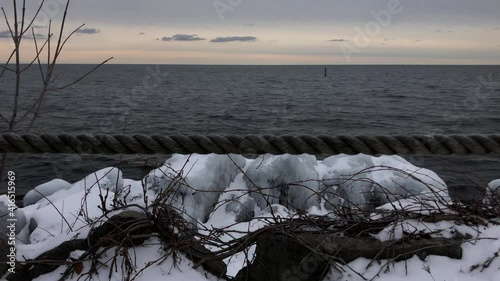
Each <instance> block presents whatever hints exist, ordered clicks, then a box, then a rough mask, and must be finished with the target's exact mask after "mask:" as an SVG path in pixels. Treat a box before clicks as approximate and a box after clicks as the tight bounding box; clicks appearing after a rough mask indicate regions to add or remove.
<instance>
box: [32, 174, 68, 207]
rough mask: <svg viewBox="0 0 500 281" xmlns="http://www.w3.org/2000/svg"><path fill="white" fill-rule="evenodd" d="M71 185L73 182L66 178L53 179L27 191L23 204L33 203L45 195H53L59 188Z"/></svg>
mask: <svg viewBox="0 0 500 281" xmlns="http://www.w3.org/2000/svg"><path fill="white" fill-rule="evenodd" d="M70 187H71V183H69V182H67V181H65V180H61V179H54V180H51V181H49V182H46V183H44V184H41V185H39V186H37V187H35V188H34V189H32V190H30V191H29V192H28V193H26V195H25V196H24V198H23V205H24V207H27V206H29V205H33V204H35V203H36V202H38V201H40V200H41V199H42V198H44V197H47V196H49V195H52V194H54V193H55V192H57V191H59V190H65V189H69V188H70Z"/></svg>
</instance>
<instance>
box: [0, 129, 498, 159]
mask: <svg viewBox="0 0 500 281" xmlns="http://www.w3.org/2000/svg"><path fill="white" fill-rule="evenodd" d="M2 153H29V154H39V153H70V154H107V155H110V154H171V153H179V154H192V153H198V154H209V153H215V154H230V153H234V154H265V153H270V154H275V155H279V154H303V153H307V154H314V155H336V154H342V153H343V154H351V155H352V154H359V153H363V154H368V155H382V154H383V155H422V156H425V155H484V154H492V155H500V135H467V136H465V135H450V136H445V135H433V136H424V135H421V136H307V135H301V136H292V135H283V136H258V135H243V136H236V135H229V136H219V135H207V136H201V135H195V136H185V135H171V136H169V135H151V136H148V135H64V134H63V135H50V134H43V135H35V134H25V135H18V134H12V133H9V134H3V135H0V154H2Z"/></svg>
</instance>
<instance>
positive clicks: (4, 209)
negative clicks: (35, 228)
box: [0, 195, 26, 236]
mask: <svg viewBox="0 0 500 281" xmlns="http://www.w3.org/2000/svg"><path fill="white" fill-rule="evenodd" d="M12 211H13V212H12ZM11 214H12V215H13V216H12V215H11ZM11 219H15V220H16V221H13V220H11ZM11 223H15V226H16V229H15V232H16V234H19V233H20V232H21V230H23V228H24V227H25V226H26V216H25V215H24V212H23V210H21V209H18V208H17V206H16V205H15V199H12V200H10V199H9V197H8V196H7V195H1V196H0V235H2V236H4V235H5V234H8V233H9V231H10V230H9V229H8V228H7V227H8V226H9V225H10V224H11Z"/></svg>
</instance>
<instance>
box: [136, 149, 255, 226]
mask: <svg viewBox="0 0 500 281" xmlns="http://www.w3.org/2000/svg"><path fill="white" fill-rule="evenodd" d="M245 163H246V161H245V158H243V157H242V156H239V155H215V154H211V155H197V154H193V155H174V156H172V157H171V158H170V159H168V160H167V161H166V162H165V164H164V165H163V166H162V167H160V168H159V169H156V170H154V171H152V172H151V173H149V175H148V176H147V177H146V179H145V182H146V185H147V189H148V190H153V191H154V192H155V193H159V192H168V195H169V197H168V201H167V202H166V203H168V204H170V205H172V206H173V207H175V208H176V209H177V210H178V211H180V212H181V213H182V214H183V216H184V217H185V218H186V219H187V220H188V221H192V222H193V223H195V222H197V221H201V222H206V221H207V220H208V215H209V214H210V213H211V212H212V210H213V208H214V207H215V205H216V204H217V202H218V200H219V196H220V195H221V194H222V193H223V192H224V190H226V188H227V187H228V186H229V184H230V183H231V182H232V181H233V180H234V178H235V177H236V175H237V174H238V173H239V171H240V169H242V168H243V167H244V166H245Z"/></svg>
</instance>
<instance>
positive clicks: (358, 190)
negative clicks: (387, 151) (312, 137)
mask: <svg viewBox="0 0 500 281" xmlns="http://www.w3.org/2000/svg"><path fill="white" fill-rule="evenodd" d="M322 164H323V165H324V166H326V167H327V169H326V170H327V171H326V173H324V175H323V178H322V182H323V184H324V185H325V186H326V189H325V190H324V191H323V192H322V194H323V196H324V197H325V199H326V201H327V202H326V204H325V208H327V209H335V208H336V207H339V206H346V207H354V206H356V207H359V208H370V207H373V205H374V203H375V202H373V200H374V196H373V192H374V190H375V183H374V182H373V181H372V180H371V178H370V176H369V174H367V173H366V172H364V171H366V170H367V169H369V168H371V167H373V166H374V165H375V164H374V162H373V158H372V157H371V156H368V155H362V154H360V155H356V156H349V155H338V156H332V157H328V158H326V159H325V160H323V162H322Z"/></svg>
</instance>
